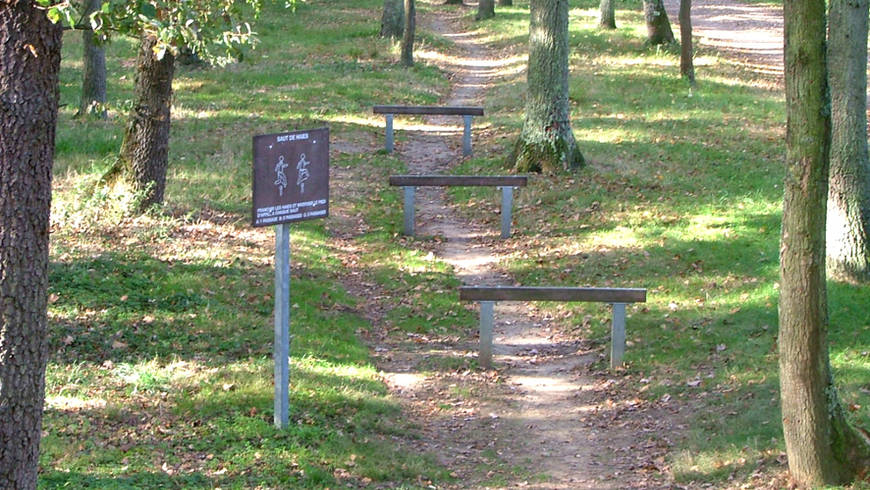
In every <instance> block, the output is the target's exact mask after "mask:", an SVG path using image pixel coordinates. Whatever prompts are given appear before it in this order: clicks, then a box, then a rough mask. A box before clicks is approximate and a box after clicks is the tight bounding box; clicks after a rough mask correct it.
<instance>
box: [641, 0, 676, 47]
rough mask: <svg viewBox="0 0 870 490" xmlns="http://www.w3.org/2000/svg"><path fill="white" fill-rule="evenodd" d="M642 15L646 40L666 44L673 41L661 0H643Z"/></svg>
mask: <svg viewBox="0 0 870 490" xmlns="http://www.w3.org/2000/svg"><path fill="white" fill-rule="evenodd" d="M643 17H644V19H645V20H646V31H647V42H648V43H649V44H668V43H672V42H674V41H675V39H674V32H673V31H672V30H671V23H670V21H669V20H668V13H667V11H665V4H664V2H663V1H662V0H644V2H643Z"/></svg>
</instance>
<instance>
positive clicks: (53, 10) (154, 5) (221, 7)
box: [37, 0, 293, 65]
mask: <svg viewBox="0 0 870 490" xmlns="http://www.w3.org/2000/svg"><path fill="white" fill-rule="evenodd" d="M37 3H38V4H39V5H40V6H41V7H42V8H44V9H46V11H47V15H48V18H49V19H50V20H51V21H52V22H54V23H58V22H60V23H63V24H64V25H67V26H70V27H76V26H81V25H85V24H89V25H90V27H91V28H92V29H93V30H94V32H95V33H96V35H97V36H99V37H100V39H101V40H103V41H106V40H109V39H110V38H111V36H113V35H118V34H120V35H129V36H135V37H142V36H146V37H150V38H152V39H154V40H155V41H156V42H155V43H154V47H153V49H154V54H155V55H156V56H157V58H158V59H162V58H163V56H164V55H165V54H166V53H167V52H168V53H171V54H173V55H177V54H178V53H179V52H180V51H181V50H182V49H185V50H188V51H190V52H192V53H194V54H196V55H198V56H199V57H200V58H202V59H204V60H206V61H208V62H210V63H213V64H217V65H224V64H227V63H229V62H231V61H233V60H234V59H238V55H239V53H240V50H241V48H242V47H244V46H253V45H255V44H256V42H257V37H256V33H255V32H254V31H253V29H252V28H251V24H250V23H249V22H248V20H250V19H255V18H256V17H257V16H258V15H259V13H260V10H261V8H262V4H263V2H262V0H239V1H237V0H197V1H189V0H152V1H138V2H137V1H133V2H130V1H126V0H108V1H104V2H103V3H102V5H101V7H100V8H99V9H98V10H96V11H94V12H93V13H91V14H90V15H88V16H87V17H86V18H84V16H83V15H82V14H81V13H80V11H79V8H78V6H77V5H75V3H73V2H70V1H69V0H66V1H62V2H57V1H56V0H37ZM286 6H287V8H292V7H293V2H288V3H287V4H286Z"/></svg>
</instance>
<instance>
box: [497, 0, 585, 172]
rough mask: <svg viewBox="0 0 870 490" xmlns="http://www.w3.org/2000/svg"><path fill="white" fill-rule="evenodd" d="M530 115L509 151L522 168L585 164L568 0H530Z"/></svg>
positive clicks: (564, 168)
mask: <svg viewBox="0 0 870 490" xmlns="http://www.w3.org/2000/svg"><path fill="white" fill-rule="evenodd" d="M529 10H530V16H531V20H530V23H529V69H528V74H527V77H528V89H527V95H526V116H525V120H524V121H523V130H522V132H521V133H520V137H519V139H518V140H517V143H516V146H515V147H514V150H513V152H512V153H511V156H510V157H509V158H510V160H511V161H512V162H511V163H512V164H513V166H514V168H515V169H516V170H517V171H518V172H546V173H555V172H558V171H567V170H573V169H576V168H578V167H580V166H582V165H583V163H584V162H583V155H582V154H581V153H580V150H579V149H578V148H577V143H576V141H575V140H574V133H573V132H572V131H571V106H570V105H569V103H568V0H531V2H529Z"/></svg>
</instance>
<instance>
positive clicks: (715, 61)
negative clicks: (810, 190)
mask: <svg viewBox="0 0 870 490" xmlns="http://www.w3.org/2000/svg"><path fill="white" fill-rule="evenodd" d="M596 5H597V4H596ZM596 5H591V4H589V5H587V4H584V3H583V2H572V10H571V19H570V30H571V41H570V43H571V53H572V54H571V82H570V87H571V88H570V100H571V106H572V125H573V128H574V133H575V135H576V137H577V140H578V144H579V146H580V149H581V150H582V151H583V154H584V156H585V157H586V160H587V162H588V163H589V165H588V166H587V167H586V168H583V169H581V170H579V171H578V172H576V173H574V174H571V175H562V176H549V177H548V176H532V178H531V179H530V185H529V187H528V188H522V189H520V190H519V191H518V192H517V193H516V199H517V200H516V204H515V208H514V218H515V225H514V227H513V230H514V237H513V239H512V240H510V241H509V242H507V244H505V246H504V248H505V250H506V252H507V254H508V259H507V260H506V261H505V264H506V266H507V267H508V268H509V270H510V271H511V272H512V273H513V275H514V277H515V278H516V279H517V281H518V282H519V283H521V284H525V285H535V284H547V285H566V286H613V287H645V288H647V289H648V290H649V293H648V302H647V303H645V304H636V305H632V306H630V307H629V319H628V342H629V346H628V349H627V353H626V359H627V361H628V366H627V369H626V372H625V374H626V375H627V376H628V378H629V379H632V380H635V381H634V382H633V383H634V384H633V385H631V386H632V387H633V389H636V390H641V391H643V393H644V397H645V398H646V399H647V400H650V401H654V400H659V399H661V398H662V397H664V396H668V397H672V398H675V399H677V400H680V401H681V403H694V404H698V407H697V409H695V410H693V413H695V414H696V415H694V416H693V417H692V419H691V421H690V423H689V431H688V435H687V437H686V438H685V439H684V440H682V441H681V442H679V446H678V447H677V450H676V452H675V454H674V455H673V456H672V458H671V467H672V471H673V475H674V477H675V479H676V480H677V481H678V482H681V483H689V482H694V483H701V482H703V483H714V484H715V482H725V481H731V480H732V479H735V478H736V481H750V480H751V479H752V474H753V473H754V472H756V471H761V472H765V471H773V472H775V471H778V470H779V469H782V468H783V461H784V460H783V458H782V457H781V455H780V453H781V451H783V450H784V445H783V441H782V434H781V425H780V414H779V390H778V367H777V348H776V335H777V309H776V308H777V302H778V285H777V283H778V244H779V232H780V220H781V200H782V187H781V182H782V177H783V173H782V168H781V158H782V155H783V154H784V151H785V148H784V144H783V136H784V120H785V117H784V107H783V97H782V93H781V91H780V90H779V89H776V88H775V86H774V84H773V83H765V82H764V81H762V80H759V79H758V78H757V77H758V76H757V74H755V73H752V72H750V71H748V70H745V69H742V68H740V67H739V65H735V64H733V63H727V62H725V60H723V59H721V58H719V56H718V55H717V54H716V53H714V52H711V51H709V50H706V49H704V48H702V49H700V50H698V52H697V53H696V59H695V63H696V70H697V76H698V82H699V84H698V87H697V88H696V89H694V90H692V91H690V90H689V89H688V86H687V85H686V84H685V82H684V81H682V80H681V79H680V77H679V53H675V52H672V51H670V50H662V49H656V48H650V47H648V46H646V45H645V44H644V39H645V32H644V29H643V23H642V19H641V18H640V16H639V14H638V13H637V12H636V11H626V10H618V11H617V24H618V25H619V26H620V29H618V30H616V31H601V30H598V29H597V27H596V25H597V11H596V10H595V7H596ZM523 8H524V6H522V5H520V6H518V7H515V10H516V12H514V11H510V12H509V13H508V14H507V15H504V16H500V17H499V16H497V17H496V18H495V19H493V20H492V21H489V22H488V23H486V24H483V26H484V29H485V35H488V36H491V38H492V39H494V40H495V41H494V42H497V43H499V42H500V43H502V44H501V45H503V46H505V47H509V46H511V45H514V44H515V43H517V45H518V46H522V45H523V44H524V43H525V42H526V40H525V39H526V38H525V36H527V29H528V27H527V24H526V23H525V18H524V17H523V15H522V12H523ZM617 8H618V9H620V7H619V6H618V7H617ZM622 8H627V7H626V6H623V7H622ZM632 8H634V7H632ZM523 49H524V48H523V47H517V48H516V50H515V51H514V52H515V53H517V54H521V53H522V51H523ZM524 90H525V79H524V74H523V73H516V74H508V75H506V76H505V77H503V78H502V79H501V81H500V82H499V84H498V86H497V87H496V88H494V89H492V90H489V91H488V92H487V94H488V97H487V101H486V104H485V105H486V106H487V113H488V114H492V119H493V126H492V128H491V129H489V130H488V133H487V135H486V139H487V140H490V141H494V142H496V144H495V145H493V146H491V147H489V148H487V149H486V150H484V151H478V152H477V156H476V158H473V159H470V160H467V161H466V162H464V163H463V164H461V165H459V166H457V167H456V168H454V169H453V172H454V173H456V174H475V173H479V174H499V173H504V172H506V171H509V170H510V169H508V168H506V166H505V161H504V157H505V156H506V155H507V154H508V152H509V150H510V148H511V145H512V144H513V142H514V140H515V139H516V137H517V136H518V134H519V130H520V128H521V127H522V122H523V119H522V112H523V105H522V104H523V92H524ZM451 196H452V197H453V199H454V200H455V201H456V202H457V203H458V204H459V207H460V209H465V210H467V215H468V216H469V217H471V218H473V219H475V220H478V221H483V222H487V223H489V224H491V225H492V226H497V223H496V220H498V216H497V215H496V214H494V213H486V212H481V210H482V209H488V208H496V207H497V196H495V195H494V194H492V193H491V192H488V190H486V189H474V188H454V189H451ZM868 292H870V290H868V288H867V287H866V286H854V285H848V284H838V283H831V284H830V285H829V300H830V315H831V331H830V343H831V359H832V364H833V366H834V373H835V379H836V381H837V386H838V388H839V390H840V395H841V397H842V398H843V400H844V404H845V405H846V406H847V407H849V410H850V416H851V417H852V418H853V419H854V422H855V423H857V424H860V425H862V426H864V427H867V426H868V423H870V412H868V411H867V410H866V408H865V407H867V406H868V403H870V389H868V388H870V387H868V385H867V383H866V380H867V379H868V378H867V375H868V372H867V367H868V359H870V357H868V354H867V351H868V349H870V327H868V325H867V321H866V315H863V314H862V313H861V312H863V311H867V310H868V308H870V294H868ZM540 307H541V308H543V309H545V310H546V311H550V312H551V313H553V314H554V316H556V317H557V318H562V319H563V323H564V324H565V326H566V327H567V328H570V329H573V330H574V331H576V332H578V335H583V336H584V337H586V338H588V339H590V340H592V341H593V342H595V343H597V344H598V345H600V346H601V349H602V350H603V349H605V348H606V346H607V345H608V342H609V334H610V325H609V315H610V312H609V310H608V309H607V308H606V307H602V306H600V305H584V304H576V305H570V306H557V305H554V304H547V303H544V304H541V305H540ZM604 363H605V360H603V359H602V361H600V368H602V369H604V368H605V367H606V366H605V364H604ZM640 379H644V383H639V382H637V380H640Z"/></svg>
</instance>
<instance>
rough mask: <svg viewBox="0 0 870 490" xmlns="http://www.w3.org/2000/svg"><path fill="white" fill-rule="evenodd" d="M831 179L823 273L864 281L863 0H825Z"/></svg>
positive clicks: (868, 200) (868, 230) (869, 240)
mask: <svg viewBox="0 0 870 490" xmlns="http://www.w3.org/2000/svg"><path fill="white" fill-rule="evenodd" d="M830 10H831V19H830V22H829V31H828V41H829V42H828V65H829V66H830V68H831V69H830V70H829V77H830V83H831V135H832V136H831V178H830V189H829V190H828V226H827V256H828V258H827V260H828V273H829V274H831V276H832V277H834V278H837V279H844V280H848V281H854V282H868V281H870V160H868V157H867V17H868V0H852V1H848V2H847V1H845V0H831V2H830Z"/></svg>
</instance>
